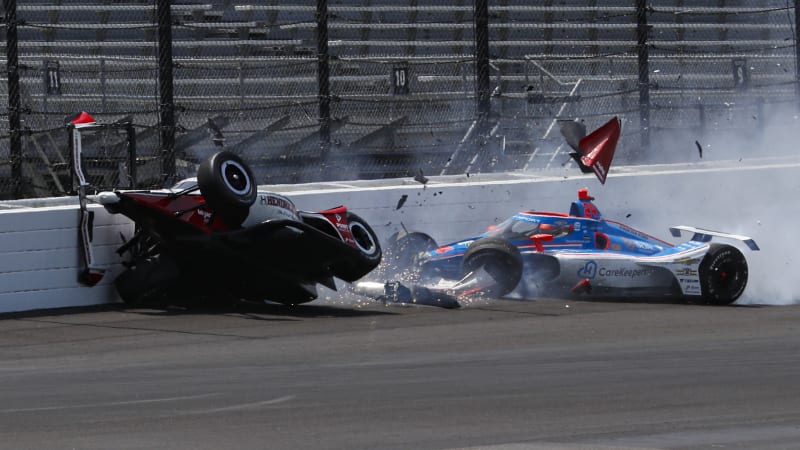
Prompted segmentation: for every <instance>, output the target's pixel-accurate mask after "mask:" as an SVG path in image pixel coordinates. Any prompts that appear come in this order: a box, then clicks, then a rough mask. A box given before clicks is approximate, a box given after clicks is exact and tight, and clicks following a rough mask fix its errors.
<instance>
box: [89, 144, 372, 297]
mask: <svg viewBox="0 0 800 450" xmlns="http://www.w3.org/2000/svg"><path fill="white" fill-rule="evenodd" d="M97 201H98V202H99V203H101V204H102V205H103V206H104V207H105V208H106V209H107V210H108V211H109V212H111V213H117V214H124V215H125V216H127V217H129V218H130V219H132V220H133V221H134V222H135V224H136V233H135V235H134V237H133V238H132V239H130V240H129V241H127V242H126V243H125V244H124V245H123V246H122V247H120V248H119V250H118V253H119V254H120V255H125V254H129V255H130V259H129V262H128V268H127V270H125V271H124V272H123V273H121V274H120V275H119V276H118V277H117V279H116V281H115V284H116V287H117V291H118V292H119V294H120V296H121V297H122V299H123V300H124V301H125V302H127V303H131V304H137V303H142V302H148V303H149V302H151V301H154V300H158V299H162V298H168V299H173V298H183V299H186V300H191V299H195V298H201V297H207V298H208V297H214V298H230V299H246V300H256V301H260V300H270V301H275V302H279V303H285V304H298V303H305V302H309V301H311V300H314V299H315V298H316V297H317V284H322V285H324V286H327V287H329V288H331V289H336V285H335V282H334V278H339V279H341V280H344V281H347V282H353V281H356V280H358V279H360V278H361V277H363V276H364V275H366V274H367V273H369V272H370V271H372V270H373V269H374V268H375V267H376V266H377V265H378V264H379V263H380V261H381V248H380V245H379V243H378V238H377V237H376V235H375V233H374V231H373V230H372V229H371V228H370V226H369V225H368V224H367V223H366V222H365V221H364V220H362V219H361V218H360V217H358V216H357V215H356V214H353V213H352V212H350V211H348V210H347V208H346V207H344V206H338V207H336V208H332V209H329V210H325V211H319V212H305V211H298V210H297V209H296V208H295V205H294V203H292V201H291V200H289V199H288V198H286V197H284V196H282V195H279V194H276V193H271V192H260V191H257V188H256V185H255V180H254V178H253V174H252V172H251V170H250V168H249V167H248V166H247V165H245V163H244V162H243V161H242V160H241V159H240V158H239V157H238V156H237V155H235V154H233V153H231V152H227V151H222V152H219V153H216V154H214V155H212V156H211V157H210V158H209V159H208V160H206V161H204V162H203V163H202V164H201V165H200V166H199V168H198V171H197V177H196V178H190V179H187V180H183V181H181V182H179V183H177V184H176V185H175V186H173V187H172V188H171V189H162V190H150V191H114V192H101V193H99V194H98V195H97Z"/></svg>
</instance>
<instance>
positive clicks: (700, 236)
mask: <svg viewBox="0 0 800 450" xmlns="http://www.w3.org/2000/svg"><path fill="white" fill-rule="evenodd" d="M681 231H687V232H689V233H694V235H693V236H692V239H691V240H692V241H696V242H710V241H711V239H712V238H713V237H721V238H725V239H733V240H736V241H741V242H743V243H744V244H745V245H746V246H747V247H748V248H749V249H750V250H753V251H756V250H760V248H758V244H756V241H754V240H753V239H752V238H750V237H747V236H742V235H740V234H730V233H722V232H719V231H711V230H705V229H703V228H696V227H690V226H686V225H677V226H674V227H669V232H670V233H672V236H673V237H681Z"/></svg>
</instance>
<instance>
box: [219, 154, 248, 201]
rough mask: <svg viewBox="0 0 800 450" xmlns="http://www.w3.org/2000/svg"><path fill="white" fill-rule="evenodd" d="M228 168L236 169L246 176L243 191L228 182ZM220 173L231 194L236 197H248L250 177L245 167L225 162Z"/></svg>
mask: <svg viewBox="0 0 800 450" xmlns="http://www.w3.org/2000/svg"><path fill="white" fill-rule="evenodd" d="M228 166H233V167H235V168H236V169H238V170H239V172H241V173H242V175H243V176H244V181H245V185H244V187H243V188H242V189H237V188H236V186H234V185H232V184H231V182H230V180H228V177H227V176H226V172H227V169H228ZM220 171H221V172H222V180H223V181H224V182H225V186H227V187H228V189H230V190H231V192H233V193H234V194H236V195H247V194H248V193H249V192H250V177H249V176H248V175H247V170H246V169H245V168H244V166H243V165H241V164H239V163H238V162H236V161H225V162H223V163H222V164H221V165H220Z"/></svg>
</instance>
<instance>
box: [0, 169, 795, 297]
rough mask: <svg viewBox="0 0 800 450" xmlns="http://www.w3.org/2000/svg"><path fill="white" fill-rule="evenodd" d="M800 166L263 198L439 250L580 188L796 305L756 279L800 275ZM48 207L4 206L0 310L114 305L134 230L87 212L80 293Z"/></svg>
mask: <svg viewBox="0 0 800 450" xmlns="http://www.w3.org/2000/svg"><path fill="white" fill-rule="evenodd" d="M798 167H800V161H798V160H784V159H774V160H760V161H755V162H752V163H750V162H742V161H735V162H727V163H703V164H692V165H683V166H674V165H673V166H658V167H655V166H649V167H642V166H639V167H629V168H625V167H620V168H614V172H613V174H612V176H610V177H609V179H608V181H607V183H606V185H605V186H600V185H599V183H598V182H597V180H596V179H595V178H594V177H593V176H575V174H574V172H566V171H564V172H553V173H550V174H539V175H537V176H530V175H520V174H504V175H493V176H472V177H466V176H459V177H444V178H432V179H431V180H430V181H429V182H428V183H427V184H426V185H422V184H420V183H418V182H415V181H413V180H391V181H373V182H353V183H335V184H324V185H291V186H289V185H285V186H269V187H262V189H266V190H274V191H276V192H281V193H283V194H286V195H288V196H290V197H291V198H292V199H293V200H294V202H295V203H296V205H297V206H298V208H300V209H304V210H319V209H326V208H330V207H334V206H338V205H340V204H344V205H347V206H348V207H349V208H350V209H351V210H352V211H353V212H355V213H357V214H358V215H360V216H361V217H363V218H364V219H366V220H367V222H369V223H370V224H371V225H372V227H373V228H374V229H375V231H376V232H377V233H378V234H379V236H380V237H381V238H382V239H385V238H386V237H388V236H389V235H391V234H392V233H394V232H396V231H398V230H400V229H402V228H403V227H406V228H408V229H414V230H420V231H425V232H427V233H429V234H431V235H432V236H433V237H434V238H435V239H436V240H437V241H438V242H440V243H445V242H448V241H451V240H455V239H458V238H462V237H465V236H468V235H472V234H476V233H478V232H481V231H482V230H484V229H485V228H486V227H487V226H488V225H490V224H493V223H496V222H499V221H501V220H503V219H505V218H506V217H508V216H510V215H512V214H514V213H515V212H517V211H519V210H524V209H535V210H551V211H560V212H566V211H568V208H569V204H570V202H571V201H572V200H573V199H574V198H575V197H576V192H577V189H579V188H581V187H589V188H590V193H591V194H593V195H594V196H595V197H596V204H597V205H598V206H599V208H600V210H601V212H602V213H603V214H604V215H605V216H606V217H607V218H610V219H616V220H620V221H624V222H626V223H629V224H631V225H633V226H635V227H638V228H642V229H643V230H644V231H647V232H649V233H651V234H653V235H655V236H657V237H661V238H664V239H667V240H671V238H669V234H668V231H667V227H668V226H669V225H677V224H685V225H695V226H700V227H706V228H712V229H718V230H721V231H727V232H733V233H741V234H746V235H750V236H752V237H754V238H755V239H756V240H757V242H758V243H759V245H761V246H762V249H763V251H762V252H760V253H761V254H755V253H748V254H747V257H748V260H749V261H750V262H751V285H750V286H749V287H748V293H747V294H749V295H746V297H747V298H749V299H751V300H749V301H755V302H759V300H758V299H759V296H772V297H774V298H778V300H776V302H778V303H786V302H793V301H794V300H795V296H794V294H793V293H791V289H788V288H787V290H786V291H785V292H784V290H783V289H780V288H776V287H775V286H774V283H767V282H764V280H763V279H771V280H774V279H776V276H777V277H778V278H779V279H780V277H782V276H783V274H784V273H785V274H786V277H787V278H786V279H787V281H791V280H792V278H791V276H793V275H791V276H790V273H791V272H793V271H794V269H795V268H797V267H798V265H797V261H795V257H794V255H795V254H798V252H800V242H798V241H800V240H798V239H796V238H794V236H795V231H794V228H795V225H794V220H793V218H796V217H797V213H796V212H795V210H796V207H795V205H796V203H797V200H796V199H797V198H800V177H798V176H797V175H796V171H797V169H798ZM53 202H58V203H59V204H60V205H59V206H43V203H46V202H43V201H41V200H39V201H36V204H32V202H7V203H4V204H0V312H9V311H22V310H32V309H41V308H55V307H66V306H82V305H91V304H99V303H106V302H113V301H117V296H116V294H115V292H114V290H113V285H112V284H111V283H112V281H113V278H114V277H115V276H116V275H117V274H118V273H119V271H120V270H121V265H120V260H119V258H118V257H117V255H116V254H115V253H114V250H115V249H116V247H117V246H118V245H120V243H121V242H122V239H123V238H122V236H124V237H125V238H129V237H130V235H131V233H132V229H133V227H132V224H131V223H130V222H129V221H127V219H125V218H124V217H122V216H119V215H116V216H111V215H109V214H107V213H105V211H104V210H103V209H102V208H100V207H98V206H92V210H94V211H95V212H96V218H95V224H94V243H93V245H94V249H95V259H96V260H97V262H98V265H100V266H101V267H103V268H106V269H107V270H108V272H107V274H106V276H105V277H104V279H103V280H102V282H101V283H100V284H99V285H98V286H95V287H92V288H89V287H85V286H81V285H80V284H79V283H78V281H77V277H78V273H79V268H80V267H81V266H80V253H79V250H78V228H77V226H78V208H77V200H74V199H57V200H53ZM65 202H66V203H67V204H64V203H65ZM69 203H72V204H69ZM765 255H769V257H768V258H767V257H765ZM776 261H779V262H780V264H778V263H777V262H776ZM767 268H768V269H767ZM776 270H777V272H776ZM778 272H779V273H778ZM776 273H777V275H776ZM778 284H780V283H778ZM753 286H755V287H753ZM765 286H772V289H771V290H770V289H766V290H764V287H765ZM746 301H747V300H746ZM768 302H769V301H768Z"/></svg>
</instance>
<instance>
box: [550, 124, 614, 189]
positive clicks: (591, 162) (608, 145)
mask: <svg viewBox="0 0 800 450" xmlns="http://www.w3.org/2000/svg"><path fill="white" fill-rule="evenodd" d="M558 126H559V129H560V130H561V134H562V135H563V136H564V138H565V139H566V141H567V144H569V146H570V147H572V149H573V150H575V151H574V152H571V153H570V154H569V156H571V157H572V159H574V160H575V162H576V163H577V164H578V167H580V169H581V172H583V173H592V172H594V174H595V175H596V176H597V179H598V180H600V183H601V184H605V183H606V176H608V170H609V169H610V168H611V161H612V160H613V159H614V152H615V151H616V150H617V142H618V141H619V136H620V133H621V132H622V125H621V124H620V120H619V118H618V117H614V118H612V119H611V120H609V121H608V122H606V123H605V124H604V125H603V126H602V127H600V128H598V129H596V130H595V131H593V132H592V133H591V134H589V135H588V136H587V135H586V126H585V125H584V124H583V123H581V122H577V121H575V120H562V121H559V123H558Z"/></svg>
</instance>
